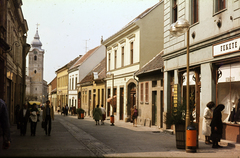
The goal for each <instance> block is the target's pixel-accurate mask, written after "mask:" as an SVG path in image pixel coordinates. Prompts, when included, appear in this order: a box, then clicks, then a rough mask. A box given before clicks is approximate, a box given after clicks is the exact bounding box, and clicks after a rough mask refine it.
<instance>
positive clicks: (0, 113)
mask: <svg viewBox="0 0 240 158" xmlns="http://www.w3.org/2000/svg"><path fill="white" fill-rule="evenodd" d="M0 127H1V129H2V133H3V145H2V148H3V149H8V148H9V146H10V141H11V138H10V123H9V119H8V111H7V106H6V104H5V102H4V101H3V100H2V99H0Z"/></svg>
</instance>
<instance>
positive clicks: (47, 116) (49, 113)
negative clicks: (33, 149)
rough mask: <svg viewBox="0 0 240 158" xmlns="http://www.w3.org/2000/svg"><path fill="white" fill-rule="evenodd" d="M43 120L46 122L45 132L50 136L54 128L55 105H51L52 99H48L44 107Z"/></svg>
mask: <svg viewBox="0 0 240 158" xmlns="http://www.w3.org/2000/svg"><path fill="white" fill-rule="evenodd" d="M42 119H43V122H45V134H46V135H48V136H50V134H51V129H52V120H54V111H53V106H51V105H50V101H49V100H47V101H46V106H45V108H44V109H43V114H42Z"/></svg>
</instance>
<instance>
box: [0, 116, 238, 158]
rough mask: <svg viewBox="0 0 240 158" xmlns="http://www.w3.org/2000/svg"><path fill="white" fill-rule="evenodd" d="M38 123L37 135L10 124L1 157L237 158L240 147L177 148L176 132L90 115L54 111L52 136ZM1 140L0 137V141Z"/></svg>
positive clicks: (202, 145)
mask: <svg viewBox="0 0 240 158" xmlns="http://www.w3.org/2000/svg"><path fill="white" fill-rule="evenodd" d="M40 126H41V123H40V122H39V123H38V124H37V132H36V136H30V124H28V131H27V135H26V136H20V132H19V130H17V129H16V125H13V126H12V127H11V137H12V143H11V146H10V148H9V149H8V150H3V149H0V157H62V156H63V157H236V158H238V157H240V150H239V149H238V148H233V147H229V146H226V147H224V148H222V149H212V148H211V146H209V145H206V144H204V142H203V141H199V149H198V150H197V153H186V152H185V150H180V149H177V148H176V144H175V135H171V134H169V133H164V132H161V131H160V129H157V128H156V127H152V128H150V127H143V126H138V127H133V126H132V124H131V123H125V122H123V121H117V122H115V126H110V123H109V120H106V121H105V125H99V126H96V125H95V122H94V120H93V119H92V118H90V117H86V118H85V119H77V116H63V115H59V114H56V115H55V120H54V121H53V122H52V132H51V136H46V135H45V132H44V130H43V129H42V128H41V127H40ZM0 143H2V140H0Z"/></svg>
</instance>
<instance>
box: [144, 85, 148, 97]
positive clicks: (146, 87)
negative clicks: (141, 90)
mask: <svg viewBox="0 0 240 158" xmlns="http://www.w3.org/2000/svg"><path fill="white" fill-rule="evenodd" d="M145 102H148V82H146V83H145Z"/></svg>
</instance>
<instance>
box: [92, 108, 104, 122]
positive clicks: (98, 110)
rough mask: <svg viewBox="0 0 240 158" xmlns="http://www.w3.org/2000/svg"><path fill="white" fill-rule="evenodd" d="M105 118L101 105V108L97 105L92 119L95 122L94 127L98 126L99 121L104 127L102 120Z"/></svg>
mask: <svg viewBox="0 0 240 158" xmlns="http://www.w3.org/2000/svg"><path fill="white" fill-rule="evenodd" d="M105 118H106V110H105V108H104V107H103V105H101V108H99V105H97V107H96V108H95V109H94V110H93V119H94V120H95V122H96V125H99V121H100V120H101V125H104V120H105Z"/></svg>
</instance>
